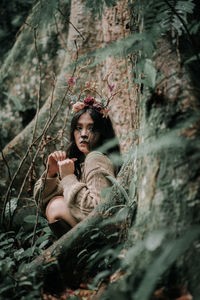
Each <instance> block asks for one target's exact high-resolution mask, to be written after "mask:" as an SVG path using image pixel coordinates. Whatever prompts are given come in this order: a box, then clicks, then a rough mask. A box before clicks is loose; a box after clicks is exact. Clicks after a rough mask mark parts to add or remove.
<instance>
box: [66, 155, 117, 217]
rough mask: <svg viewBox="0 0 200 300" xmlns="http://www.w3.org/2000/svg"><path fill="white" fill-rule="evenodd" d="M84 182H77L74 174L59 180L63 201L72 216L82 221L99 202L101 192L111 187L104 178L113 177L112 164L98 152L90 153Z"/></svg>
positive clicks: (85, 167)
mask: <svg viewBox="0 0 200 300" xmlns="http://www.w3.org/2000/svg"><path fill="white" fill-rule="evenodd" d="M83 173H84V174H83V177H84V182H79V181H78V180H77V178H76V176H75V175H74V174H71V175H67V176H65V177H64V178H63V179H62V180H61V184H62V187H63V191H64V199H65V202H66V204H67V206H68V207H69V209H70V212H71V214H72V216H74V217H75V218H76V219H77V220H79V221H80V220H82V219H83V218H84V217H85V216H86V215H87V214H89V213H90V212H91V211H92V210H93V209H94V208H95V207H96V206H97V205H98V204H99V203H100V202H101V201H102V198H101V191H102V190H103V189H104V188H106V187H109V186H111V183H110V181H109V180H108V179H107V178H106V176H108V175H110V176H113V177H114V170H113V166H112V163H111V162H110V160H109V159H108V157H107V156H105V155H103V154H102V153H100V152H97V151H93V152H90V153H89V154H88V155H87V157H86V159H85V164H84V170H83Z"/></svg>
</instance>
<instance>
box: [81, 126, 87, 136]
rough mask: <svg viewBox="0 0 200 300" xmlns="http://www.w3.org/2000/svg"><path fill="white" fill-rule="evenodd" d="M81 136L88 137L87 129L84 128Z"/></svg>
mask: <svg viewBox="0 0 200 300" xmlns="http://www.w3.org/2000/svg"><path fill="white" fill-rule="evenodd" d="M81 136H84V137H88V130H87V128H82V130H81Z"/></svg>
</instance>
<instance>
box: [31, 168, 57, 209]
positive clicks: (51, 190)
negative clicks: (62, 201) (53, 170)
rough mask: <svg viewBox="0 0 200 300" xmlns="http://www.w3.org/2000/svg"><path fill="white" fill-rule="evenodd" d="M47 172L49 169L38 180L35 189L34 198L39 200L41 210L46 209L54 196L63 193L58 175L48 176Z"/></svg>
mask: <svg viewBox="0 0 200 300" xmlns="http://www.w3.org/2000/svg"><path fill="white" fill-rule="evenodd" d="M46 172H47V171H45V172H44V173H43V174H42V176H41V177H40V179H39V180H38V181H37V182H36V184H35V186H34V191H33V196H34V199H35V200H36V201H37V202H38V204H39V207H40V209H41V210H44V208H45V206H46V204H47V203H48V202H49V200H50V199H52V198H53V197H54V196H57V195H62V188H61V187H60V180H59V178H58V176H56V177H53V178H48V177H47V174H46Z"/></svg>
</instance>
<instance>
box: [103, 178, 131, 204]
mask: <svg viewBox="0 0 200 300" xmlns="http://www.w3.org/2000/svg"><path fill="white" fill-rule="evenodd" d="M106 178H108V179H109V180H110V181H111V182H112V183H113V184H114V185H115V186H117V188H118V189H119V191H120V192H121V194H122V195H123V196H124V198H125V200H126V201H127V202H129V197H128V194H127V192H126V191H125V189H124V188H123V187H122V186H121V185H120V184H119V182H118V181H117V180H116V179H115V178H114V177H112V176H106Z"/></svg>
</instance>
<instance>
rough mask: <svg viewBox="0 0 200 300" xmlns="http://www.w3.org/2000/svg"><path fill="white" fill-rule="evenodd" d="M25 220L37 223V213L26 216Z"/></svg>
mask: <svg viewBox="0 0 200 300" xmlns="http://www.w3.org/2000/svg"><path fill="white" fill-rule="evenodd" d="M24 222H26V223H33V224H35V222H36V216H35V215H30V216H26V217H25V218H24Z"/></svg>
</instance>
